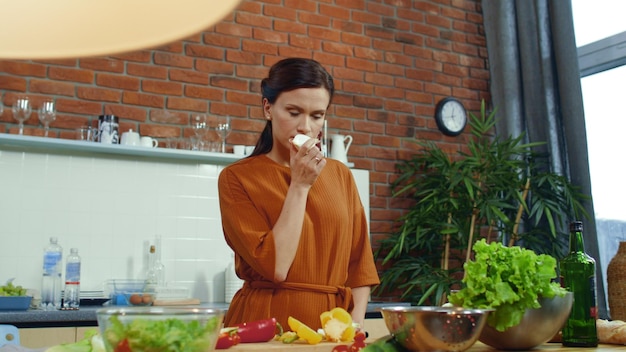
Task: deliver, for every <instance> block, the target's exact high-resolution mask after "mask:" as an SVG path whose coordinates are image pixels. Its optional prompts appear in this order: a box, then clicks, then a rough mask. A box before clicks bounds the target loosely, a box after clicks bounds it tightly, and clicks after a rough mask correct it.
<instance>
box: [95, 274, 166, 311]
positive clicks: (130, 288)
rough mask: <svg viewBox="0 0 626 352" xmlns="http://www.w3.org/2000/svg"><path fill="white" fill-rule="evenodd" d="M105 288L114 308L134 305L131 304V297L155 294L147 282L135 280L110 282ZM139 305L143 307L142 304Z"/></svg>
mask: <svg viewBox="0 0 626 352" xmlns="http://www.w3.org/2000/svg"><path fill="white" fill-rule="evenodd" d="M105 288H106V290H105V293H106V294H108V296H109V298H110V304H111V305H114V306H128V305H133V304H132V303H130V302H129V300H130V298H131V295H133V294H145V293H153V291H154V290H153V289H152V288H151V287H150V286H149V285H148V283H147V282H146V280H133V279H122V280H119V279H114V280H108V281H107V283H106V287H105ZM138 303H139V304H138V305H143V304H141V302H138Z"/></svg>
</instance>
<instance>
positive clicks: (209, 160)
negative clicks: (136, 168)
mask: <svg viewBox="0 0 626 352" xmlns="http://www.w3.org/2000/svg"><path fill="white" fill-rule="evenodd" d="M3 149H4V150H12V151H29V152H37V153H54V154H64V155H91V156H105V157H106V156H109V157H116V158H119V157H128V158H133V159H145V160H148V159H149V160H161V161H176V162H179V163H180V162H192V163H206V164H216V165H228V164H231V163H233V162H235V161H237V160H239V159H241V158H242V157H241V156H239V155H234V154H232V153H216V152H204V151H193V150H180V149H169V148H148V147H139V146H137V147H130V146H124V145H119V144H101V143H95V142H85V141H78V140H70V139H58V138H44V137H37V136H20V135H14V134H0V150H3Z"/></svg>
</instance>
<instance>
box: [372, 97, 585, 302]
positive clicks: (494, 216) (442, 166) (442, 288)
mask: <svg viewBox="0 0 626 352" xmlns="http://www.w3.org/2000/svg"><path fill="white" fill-rule="evenodd" d="M469 115H470V119H469V126H470V128H471V136H470V139H469V142H468V144H467V148H466V150H464V151H460V152H458V153H457V154H456V155H450V154H448V153H446V152H445V151H444V150H442V149H441V148H440V147H439V146H438V145H437V144H436V143H434V142H432V141H428V142H416V143H418V144H419V145H420V146H421V148H422V149H421V150H420V152H418V153H417V154H415V155H413V156H412V158H411V159H409V160H405V161H401V162H400V163H399V164H398V165H397V168H398V171H399V177H398V178H397V179H396V180H395V181H394V182H393V184H392V190H393V196H394V197H405V198H410V199H412V206H411V207H410V208H409V209H408V211H407V212H406V213H405V214H404V215H403V216H402V217H400V218H399V219H398V226H396V229H395V230H394V232H393V233H391V234H390V235H389V236H388V237H386V238H385V239H383V240H381V241H380V242H379V247H378V249H377V251H376V253H375V254H376V257H377V259H380V260H382V263H383V268H384V270H383V273H382V275H381V284H380V285H379V286H378V287H377V290H376V291H375V293H378V294H382V293H384V292H394V291H401V292H402V294H401V299H402V300H403V301H409V302H412V303H414V304H417V305H422V304H438V303H441V302H443V299H445V297H447V295H448V293H449V292H450V290H451V289H454V288H455V287H456V288H458V287H460V286H459V285H460V282H461V279H462V275H463V272H462V270H463V263H465V262H466V261H468V260H469V259H470V255H471V248H472V246H473V244H474V242H476V240H478V239H480V238H485V237H486V238H487V240H488V241H491V240H498V241H502V242H503V243H505V244H507V245H509V246H510V245H520V246H523V247H525V248H528V249H532V250H534V251H535V252H537V253H545V254H550V255H552V256H554V257H556V258H561V257H562V256H563V255H564V248H565V247H566V246H564V242H565V241H566V239H567V226H566V224H567V222H569V221H570V220H572V219H577V218H579V215H580V216H587V215H586V213H585V210H584V208H583V204H582V202H584V201H585V200H586V199H587V197H586V196H585V195H583V194H582V193H580V191H579V190H578V188H577V187H575V186H574V185H572V184H571V183H570V182H569V181H568V179H567V178H566V177H564V176H561V175H558V174H556V173H553V172H551V171H550V170H549V166H548V165H549V164H548V162H547V161H548V158H547V156H546V155H541V154H539V153H537V152H535V151H534V150H533V149H536V147H538V146H540V145H541V144H542V143H524V142H523V140H524V136H523V135H521V136H518V137H511V136H508V137H504V138H500V137H497V136H496V137H494V136H493V135H492V134H491V133H492V131H493V129H494V125H495V122H496V117H495V112H491V113H489V114H487V112H486V109H485V103H484V102H483V103H482V105H481V111H480V115H479V116H476V115H474V114H472V113H470V114H469Z"/></svg>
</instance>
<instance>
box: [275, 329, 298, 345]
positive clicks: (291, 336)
mask: <svg viewBox="0 0 626 352" xmlns="http://www.w3.org/2000/svg"><path fill="white" fill-rule="evenodd" d="M298 339H300V336H298V334H296V333H295V332H293V331H287V332H285V333H283V334H282V335H280V337H279V338H278V341H281V342H282V343H294V342H296V341H298Z"/></svg>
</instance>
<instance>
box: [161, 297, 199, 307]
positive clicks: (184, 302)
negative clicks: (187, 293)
mask: <svg viewBox="0 0 626 352" xmlns="http://www.w3.org/2000/svg"><path fill="white" fill-rule="evenodd" d="M198 304H200V300H199V299H197V298H187V299H155V300H154V302H152V305H153V306H195V305H198Z"/></svg>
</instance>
